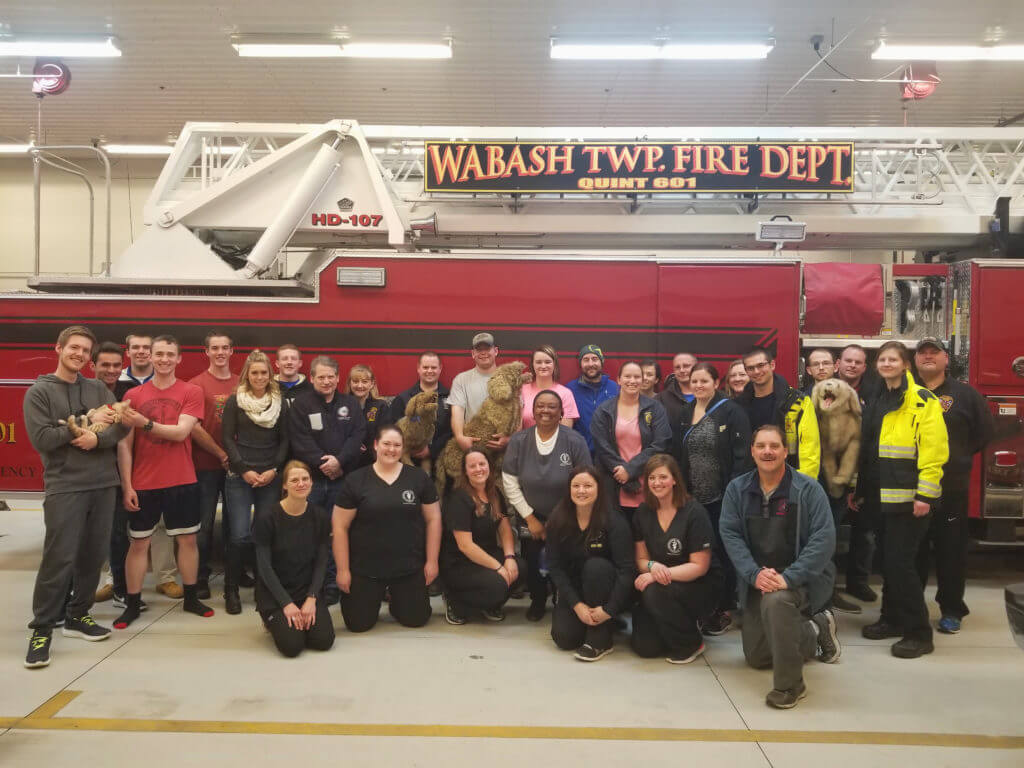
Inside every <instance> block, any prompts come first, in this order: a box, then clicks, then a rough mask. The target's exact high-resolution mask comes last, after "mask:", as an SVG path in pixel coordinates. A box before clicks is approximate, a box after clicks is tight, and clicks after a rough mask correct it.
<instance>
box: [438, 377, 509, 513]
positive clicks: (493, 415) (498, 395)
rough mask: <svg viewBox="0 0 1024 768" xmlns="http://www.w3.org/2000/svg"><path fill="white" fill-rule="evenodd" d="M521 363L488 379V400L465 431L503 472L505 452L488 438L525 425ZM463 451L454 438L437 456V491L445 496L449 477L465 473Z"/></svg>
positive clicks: (453, 478)
mask: <svg viewBox="0 0 1024 768" xmlns="http://www.w3.org/2000/svg"><path fill="white" fill-rule="evenodd" d="M525 369H526V366H525V365H524V364H523V363H521V362H518V361H516V362H514V363H505V364H504V365H499V366H498V368H497V370H495V372H494V375H493V376H491V378H490V381H488V382H487V399H486V400H484V403H483V405H481V406H480V410H479V412H477V413H476V414H475V415H474V416H473V418H472V419H470V420H469V421H468V422H466V424H465V426H464V427H463V429H462V433H463V434H464V435H465V436H466V437H471V438H473V447H474V448H475V449H477V450H479V451H483V452H484V453H485V454H486V455H487V458H488V459H490V461H491V472H492V473H494V474H495V475H497V473H499V472H500V471H501V454H500V453H498V452H497V451H493V450H491V449H490V448H488V447H487V441H488V440H490V439H491V438H492V437H493V436H494V435H511V434H513V433H514V432H517V431H518V430H519V428H520V427H521V426H522V425H523V404H522V400H521V398H520V393H521V392H522V389H523V371H524V370H525ZM463 455H464V454H463V450H462V449H461V448H459V444H458V443H457V442H455V438H454V437H453V438H452V439H451V440H449V441H448V443H447V444H446V445H445V447H444V450H443V451H441V455H440V456H438V457H437V468H436V469H437V473H436V477H437V493H438V495H439V496H443V495H444V491H445V487H446V485H447V483H448V478H451V479H452V480H456V479H457V478H459V477H461V475H462V457H463Z"/></svg>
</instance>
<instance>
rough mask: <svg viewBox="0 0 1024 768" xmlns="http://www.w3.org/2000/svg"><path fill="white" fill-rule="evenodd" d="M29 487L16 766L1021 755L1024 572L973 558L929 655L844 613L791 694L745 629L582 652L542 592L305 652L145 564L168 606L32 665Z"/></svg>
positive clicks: (13, 670) (727, 761)
mask: <svg viewBox="0 0 1024 768" xmlns="http://www.w3.org/2000/svg"><path fill="white" fill-rule="evenodd" d="M12 506H14V507H15V509H14V511H12V512H2V513H0V607H2V609H3V614H4V615H6V616H8V617H9V621H8V622H7V623H6V628H2V629H0V653H2V658H3V659H5V662H4V665H3V669H4V674H3V677H2V680H3V685H2V686H0V764H2V765H4V766H7V765H11V766H21V765H29V764H33V763H34V764H42V763H44V762H46V763H49V764H56V765H63V764H68V763H69V762H70V760H72V759H76V758H77V759H85V760H90V759H91V760H94V761H98V764H100V765H103V766H120V765H136V764H138V763H139V761H140V760H144V761H145V762H146V764H147V765H148V766H150V767H151V768H156V766H163V765H167V766H171V765H173V766H180V765H182V764H183V763H184V764H198V765H207V764H210V765H212V764H217V765H241V764H246V765H264V764H281V763H282V762H284V761H296V760H299V761H301V762H302V764H304V765H310V766H313V765H321V764H322V765H328V764H335V765H336V764H337V763H338V761H339V759H344V761H345V764H346V765H356V766H359V765H369V764H373V765H374V766H387V765H395V766H410V765H416V766H419V765H439V764H444V765H446V766H455V765H464V764H465V765H479V763H480V760H481V758H483V759H484V760H486V762H487V765H489V766H505V765H509V766H512V765H515V766H522V765H524V764H529V763H530V762H531V761H533V760H536V761H538V762H539V761H544V762H545V763H550V761H551V760H552V758H556V759H559V760H561V761H563V762H565V763H566V764H569V765H572V764H582V763H584V762H587V763H590V764H594V765H623V764H626V762H627V761H629V762H632V763H638V764H645V765H669V764H672V765H678V764H679V763H680V762H681V761H691V760H696V761H699V762H704V761H705V760H706V761H707V762H708V763H712V762H713V763H714V764H717V765H727V766H737V767H740V766H743V767H744V768H745V767H746V766H751V767H752V768H753V767H754V766H776V767H778V766H805V765H806V766H821V765H822V764H827V765H828V766H829V768H841V767H842V766H846V765H851V766H853V765H855V766H857V768H864V767H865V766H899V768H904V767H905V766H907V765H928V766H930V767H931V766H944V765H949V766H963V765H971V766H1015V767H1019V766H1021V765H1024V720H1022V718H1021V716H1020V711H1021V710H1020V705H1021V697H1022V694H1024V653H1022V652H1021V651H1020V650H1019V649H1018V648H1017V647H1016V646H1015V645H1014V644H1013V641H1012V639H1011V638H1010V635H1009V632H1008V630H1007V627H1006V617H1005V613H1004V610H1003V601H1002V587H1003V585H1004V584H1005V583H1008V582H1010V581H1021V580H1024V574H1022V573H1021V572H1019V571H1018V572H1016V573H1013V572H1008V571H1005V570H1000V571H998V572H995V573H990V572H989V570H990V569H987V568H986V569H985V570H984V573H983V574H982V575H981V576H980V577H979V578H972V580H971V582H970V584H969V587H968V596H967V600H968V603H969V604H970V606H971V608H972V614H971V616H970V617H969V618H968V619H967V620H966V621H965V622H964V631H963V632H962V633H961V634H960V635H958V636H955V637H947V636H944V635H936V652H935V653H934V654H933V655H931V656H929V657H925V658H922V659H918V660H913V661H906V660H898V659H894V658H893V657H892V656H891V655H890V654H889V652H888V644H887V643H882V642H879V643H873V642H870V641H867V640H863V639H862V638H861V637H860V628H861V627H862V626H863V625H864V624H867V623H870V622H871V621H874V620H875V619H876V618H877V610H871V609H869V610H867V611H866V612H865V613H864V614H863V615H862V616H859V617H850V616H846V615H842V616H841V617H840V629H841V638H842V640H843V644H844V647H843V655H842V660H841V662H840V663H839V664H836V665H831V666H829V665H824V664H820V663H811V664H809V665H808V666H807V668H806V670H805V679H806V682H807V685H808V689H809V695H808V697H807V699H805V700H804V701H802V702H801V703H800V704H799V706H798V707H797V708H796V709H794V710H792V711H788V712H780V711H776V710H771V709H769V708H767V707H766V706H765V704H764V695H765V693H766V692H767V690H768V689H769V688H770V687H771V678H770V674H769V673H766V672H758V671H755V670H751V669H749V668H747V667H746V665H745V664H744V662H743V656H742V652H741V649H740V644H739V633H738V632H735V631H733V632H729V633H727V634H726V635H723V636H722V637H719V638H711V639H709V640H708V643H707V645H708V651H707V653H706V654H705V656H704V657H703V659H701V660H699V661H698V662H696V663H694V664H693V665H691V666H688V667H675V666H670V665H668V664H666V663H665V662H664V661H661V660H643V659H639V658H637V657H635V656H634V655H633V654H632V653H631V652H630V650H629V647H628V642H627V638H626V637H625V636H624V635H619V636H618V638H617V649H616V653H614V654H613V655H611V656H609V657H608V658H606V659H604V660H602V661H601V662H599V663H597V664H591V665H585V664H581V663H579V662H576V661H574V660H573V659H572V658H571V656H570V655H568V654H565V653H562V652H560V651H558V650H556V649H555V647H554V646H553V644H552V643H551V641H550V638H549V636H548V629H549V623H548V621H545V622H541V623H540V624H539V625H537V624H531V623H529V622H527V621H526V619H525V616H524V613H525V608H526V602H525V601H520V602H513V603H511V604H510V607H509V610H508V613H509V617H508V619H507V620H506V621H505V622H504V623H503V624H501V625H497V626H495V625H491V624H487V623H482V622H481V623H471V624H468V625H466V626H463V627H451V626H449V625H448V624H446V623H445V622H444V620H443V616H442V607H441V603H440V600H435V603H434V609H435V610H434V617H433V618H432V619H431V621H430V623H429V624H428V625H427V626H426V627H424V628H423V629H419V630H409V629H404V628H402V627H399V626H397V625H395V624H394V622H392V621H391V620H390V619H389V618H387V617H386V616H385V617H383V618H382V621H381V624H380V625H378V627H377V628H376V629H374V630H373V631H371V632H370V633H367V634H365V635H352V634H349V633H347V632H346V631H345V629H344V626H343V625H342V623H341V619H340V616H338V615H337V610H336V609H334V610H335V613H334V617H335V625H336V626H337V627H338V639H337V642H336V644H335V646H334V649H333V650H332V651H329V652H327V653H321V654H318V653H313V652H307V653H305V654H303V655H302V656H300V657H299V658H298V659H294V660H289V659H284V658H281V657H279V656H278V655H277V654H276V652H275V651H274V650H273V646H272V643H271V641H270V638H269V636H268V635H266V634H265V633H264V632H262V631H261V630H260V629H259V628H258V619H257V617H256V614H255V613H254V612H253V607H252V597H251V591H249V590H245V591H243V597H244V598H245V600H246V604H245V609H244V610H243V613H242V614H241V615H240V616H228V615H227V614H225V613H224V612H223V602H222V600H220V599H219V595H218V594H217V592H216V589H217V586H218V585H217V584H216V583H215V585H214V590H215V596H214V599H213V600H212V601H211V604H212V605H213V606H214V607H215V608H216V610H217V615H216V616H214V617H213V618H211V619H201V618H198V617H195V616H191V615H184V614H183V613H182V611H181V608H180V603H179V602H177V601H173V600H170V599H168V598H164V597H162V596H159V595H156V594H155V593H154V592H153V591H152V585H151V583H147V588H146V591H145V593H144V597H145V599H146V600H147V602H148V603H149V605H150V610H149V611H148V612H147V613H145V614H143V617H142V620H140V621H138V622H136V623H135V624H133V625H132V627H131V629H130V630H129V631H122V632H115V633H114V636H113V637H112V638H111V639H109V640H107V641H104V642H101V643H86V642H83V641H81V640H74V639H70V638H65V637H63V636H62V635H60V634H59V632H57V633H55V635H54V642H53V650H52V658H53V661H52V663H51V665H50V666H49V667H48V668H46V669H40V670H26V669H24V668H23V667H22V665H21V662H22V660H23V658H24V654H25V650H26V645H27V644H26V640H27V637H28V631H27V630H26V629H25V624H26V623H27V621H28V619H29V617H30V604H31V592H32V584H33V579H34V576H35V568H36V566H37V565H38V561H39V554H40V549H41V543H42V535H43V531H42V522H41V514H40V507H39V505H38V503H33V502H21V503H15V504H13V505H12ZM932 592H933V588H930V589H929V596H931V594H932ZM933 608H934V607H933ZM117 613H118V611H117V610H116V609H115V608H113V607H112V605H111V604H110V603H105V604H100V605H98V606H97V607H96V608H95V609H94V612H93V615H94V616H95V617H96V619H97V620H98V621H100V622H101V623H104V624H107V625H109V623H110V621H111V620H112V619H113V618H114V616H115V615H116V614H117ZM569 761H571V762H569Z"/></svg>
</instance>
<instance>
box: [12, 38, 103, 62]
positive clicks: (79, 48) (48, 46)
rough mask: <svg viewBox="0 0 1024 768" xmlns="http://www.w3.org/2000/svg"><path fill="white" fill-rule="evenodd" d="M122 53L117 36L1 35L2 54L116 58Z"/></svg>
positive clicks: (65, 57)
mask: <svg viewBox="0 0 1024 768" xmlns="http://www.w3.org/2000/svg"><path fill="white" fill-rule="evenodd" d="M120 55H121V49H120V48H119V47H118V41H117V38H116V37H111V36H109V35H105V36H102V37H66V38H64V37H62V38H58V37H37V36H27V35H25V36H13V37H11V36H0V56H23V57H27V56H35V57H41V58H62V59H81V58H116V57H118V56H120Z"/></svg>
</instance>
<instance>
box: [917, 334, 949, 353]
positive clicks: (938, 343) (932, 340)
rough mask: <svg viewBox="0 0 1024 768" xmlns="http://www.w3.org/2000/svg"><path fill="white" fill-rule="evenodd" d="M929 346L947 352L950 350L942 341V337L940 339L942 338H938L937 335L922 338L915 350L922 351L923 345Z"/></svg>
mask: <svg viewBox="0 0 1024 768" xmlns="http://www.w3.org/2000/svg"><path fill="white" fill-rule="evenodd" d="M928 346H931V347H935V348H936V349H938V350H941V351H943V352H946V353H948V352H949V350H948V349H946V345H945V343H944V342H943V341H942V339H940V338H938V337H936V336H925V337H924V338H923V339H921V340H920V341H919V342H917V347H916V348H915V351H916V352H920V351H921V348H922V347H928Z"/></svg>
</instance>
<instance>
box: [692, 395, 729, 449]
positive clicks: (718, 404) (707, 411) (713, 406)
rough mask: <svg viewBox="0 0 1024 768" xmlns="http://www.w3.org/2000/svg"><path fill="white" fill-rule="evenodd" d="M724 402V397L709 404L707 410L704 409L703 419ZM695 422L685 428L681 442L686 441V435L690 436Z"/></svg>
mask: <svg viewBox="0 0 1024 768" xmlns="http://www.w3.org/2000/svg"><path fill="white" fill-rule="evenodd" d="M724 403H725V400H724V399H722V400H719V401H718V402H717V403H715V404H714V405H712V406H711V407H710V408H709V409H708V410H706V411H705V412H704V419H706V418H707V417H708V416H710V415H711V414H712V413H714V412H715V409H716V408H717V407H718V406H720V405H722V404H724ZM704 419H701V420H700V421H704ZM700 421H698V422H697V424H700ZM697 424H691V425H690V428H689V429H688V430H686V434H684V435H683V442H684V443H685V442H686V439H687V438H688V437H689V436H690V433H691V432H692V431H693V428H694V427H695V426H697Z"/></svg>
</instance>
